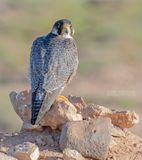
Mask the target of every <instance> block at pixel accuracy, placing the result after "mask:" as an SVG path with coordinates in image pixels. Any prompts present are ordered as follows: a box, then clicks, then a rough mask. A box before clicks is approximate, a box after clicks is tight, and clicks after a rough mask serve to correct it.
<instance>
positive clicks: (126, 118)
mask: <svg viewBox="0 0 142 160" xmlns="http://www.w3.org/2000/svg"><path fill="white" fill-rule="evenodd" d="M81 112H82V117H83V118H84V119H88V118H99V117H109V118H110V119H111V121H112V124H113V125H115V126H117V127H120V128H131V127H133V126H134V125H135V124H137V123H138V122H139V116H138V115H137V114H136V113H135V112H132V111H116V110H110V109H108V108H105V107H103V106H99V105H89V106H88V107H85V108H84V109H83V110H82V111H81Z"/></svg>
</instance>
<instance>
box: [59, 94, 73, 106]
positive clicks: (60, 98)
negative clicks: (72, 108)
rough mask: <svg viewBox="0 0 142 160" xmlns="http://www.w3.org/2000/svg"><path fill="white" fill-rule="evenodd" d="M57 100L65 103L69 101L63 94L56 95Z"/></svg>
mask: <svg viewBox="0 0 142 160" xmlns="http://www.w3.org/2000/svg"><path fill="white" fill-rule="evenodd" d="M57 101H59V102H65V103H67V104H68V103H70V102H69V100H68V98H67V97H65V96H62V95H59V96H58V97H57Z"/></svg>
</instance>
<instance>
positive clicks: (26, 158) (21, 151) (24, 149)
mask: <svg viewBox="0 0 142 160" xmlns="http://www.w3.org/2000/svg"><path fill="white" fill-rule="evenodd" d="M9 154H11V155H12V156H13V157H15V158H17V159H18V160H37V159H38V157H39V148H38V147H37V146H36V145H35V144H33V143H30V142H24V143H22V144H19V145H16V146H12V147H11V148H10V149H9Z"/></svg>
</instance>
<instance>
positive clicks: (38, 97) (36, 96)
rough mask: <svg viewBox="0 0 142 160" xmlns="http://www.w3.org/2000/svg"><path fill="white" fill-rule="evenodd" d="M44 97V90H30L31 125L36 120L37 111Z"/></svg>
mask: <svg viewBox="0 0 142 160" xmlns="http://www.w3.org/2000/svg"><path fill="white" fill-rule="evenodd" d="M44 97H45V91H43V90H42V91H39V90H36V91H35V92H32V115H31V124H32V125H34V124H35V122H36V120H37V117H38V113H39V111H40V108H41V106H42V103H43V100H44Z"/></svg>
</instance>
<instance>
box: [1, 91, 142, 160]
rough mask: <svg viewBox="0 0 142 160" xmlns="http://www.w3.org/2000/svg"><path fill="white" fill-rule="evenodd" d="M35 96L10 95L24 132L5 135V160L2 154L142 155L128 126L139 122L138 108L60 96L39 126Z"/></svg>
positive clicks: (68, 158) (57, 157) (25, 159)
mask: <svg viewBox="0 0 142 160" xmlns="http://www.w3.org/2000/svg"><path fill="white" fill-rule="evenodd" d="M30 97H31V93H30V91H22V92H20V93H16V92H14V91H13V92H11V93H10V100H11V103H12V105H13V108H14V110H15V112H16V113H17V114H18V115H19V117H20V118H21V119H22V121H23V125H22V128H21V131H20V132H19V133H15V134H11V135H5V134H0V160H2V158H1V157H2V156H5V157H6V156H7V157H6V158H7V159H8V157H13V159H18V160H91V159H92V160H93V159H94V160H95V159H98V160H105V159H107V160H113V159H114V160H122V159H125V160H129V159H134V158H135V159H136V160H140V159H142V139H141V138H139V137H137V136H135V135H133V134H132V133H131V132H129V131H128V130H127V128H131V127H133V126H134V125H135V124H137V123H138V122H139V117H138V115H137V114H136V113H135V112H130V111H116V110H111V109H108V108H105V107H103V106H98V105H94V104H92V105H88V104H86V103H85V102H84V100H83V99H82V98H80V97H75V96H68V97H66V98H65V97H63V96H60V97H58V98H57V100H56V101H55V103H54V104H53V105H52V107H51V109H50V110H49V111H48V112H47V113H46V115H45V116H44V117H43V119H42V120H41V122H40V124H39V125H34V126H33V125H31V124H30V118H31V104H30ZM45 105H46V104H45ZM7 159H6V160H7ZM11 159H12V158H11ZM9 160H10V158H9Z"/></svg>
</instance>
